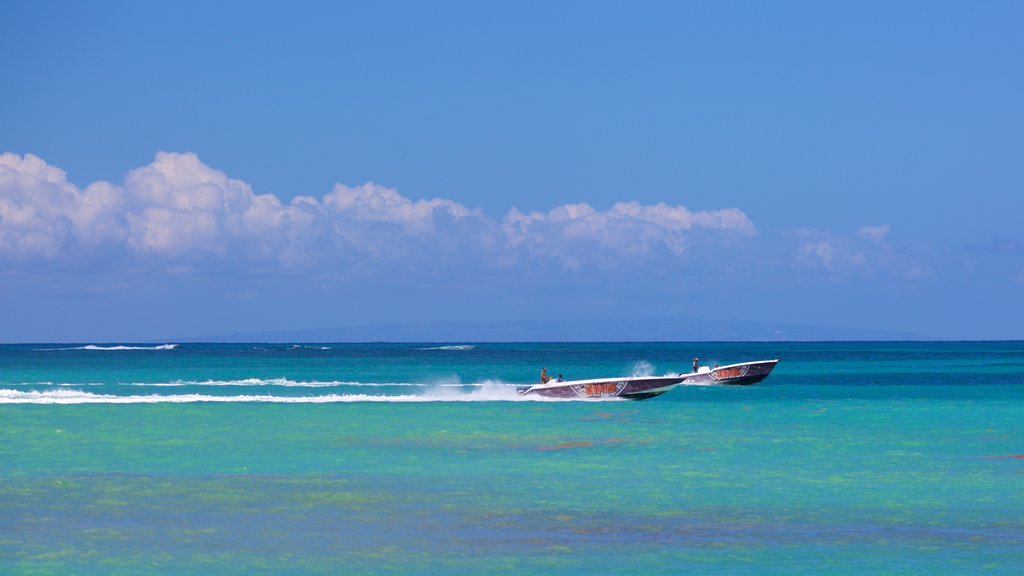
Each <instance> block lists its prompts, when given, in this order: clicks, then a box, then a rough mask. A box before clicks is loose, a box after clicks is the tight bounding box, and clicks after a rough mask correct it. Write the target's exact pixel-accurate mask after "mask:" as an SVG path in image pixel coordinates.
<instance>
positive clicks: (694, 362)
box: [693, 357, 700, 372]
mask: <svg viewBox="0 0 1024 576" xmlns="http://www.w3.org/2000/svg"><path fill="white" fill-rule="evenodd" d="M698 364H700V358H696V357H695V358H694V359H693V371H694V372H696V371H697V365H698Z"/></svg>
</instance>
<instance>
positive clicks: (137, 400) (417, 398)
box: [0, 386, 560, 404]
mask: <svg viewBox="0 0 1024 576" xmlns="http://www.w3.org/2000/svg"><path fill="white" fill-rule="evenodd" d="M492 401H520V402H523V401H526V402H538V401H539V402H550V401H556V402H557V401H560V400H556V399H551V398H544V397H542V396H528V397H523V396H520V395H519V394H518V393H517V392H516V390H515V387H513V386H501V387H497V386H493V387H487V388H483V389H480V390H474V391H472V392H465V393H458V392H455V391H451V390H432V391H430V392H428V393H426V394H422V395H421V394H403V395H395V396H385V395H373V394H325V395H322V396H274V395H269V394H258V395H239V396H211V395H207V394H170V395H163V394H147V395H142V396H117V395H114V394H93V393H91V392H83V391H80V390H44V391H30V392H22V391H18V390H8V389H0V404H157V403H191V402H221V403H227V402H270V403H284V404H326V403H344V402H392V403H410V402H492Z"/></svg>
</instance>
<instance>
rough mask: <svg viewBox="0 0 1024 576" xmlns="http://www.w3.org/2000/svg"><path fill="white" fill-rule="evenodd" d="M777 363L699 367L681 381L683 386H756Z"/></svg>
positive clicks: (770, 361)
mask: <svg viewBox="0 0 1024 576" xmlns="http://www.w3.org/2000/svg"><path fill="white" fill-rule="evenodd" d="M778 363H779V360H778V359H775V360H757V361H754V362H741V363H739V364H729V365H728V366H716V367H714V368H708V367H707V366H701V367H700V369H699V370H697V371H696V372H691V373H690V374H688V375H686V378H684V379H683V383H684V384H757V383H758V382H760V381H761V380H764V379H765V378H767V377H768V375H769V374H771V372H772V368H775V365H776V364H778Z"/></svg>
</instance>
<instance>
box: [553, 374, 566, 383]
mask: <svg viewBox="0 0 1024 576" xmlns="http://www.w3.org/2000/svg"><path fill="white" fill-rule="evenodd" d="M555 382H564V380H562V375H561V374H559V375H558V380H555Z"/></svg>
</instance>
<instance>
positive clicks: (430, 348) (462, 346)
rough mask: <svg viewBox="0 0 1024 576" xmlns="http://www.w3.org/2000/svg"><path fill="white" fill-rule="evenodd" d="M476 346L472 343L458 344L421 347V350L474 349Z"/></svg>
mask: <svg viewBox="0 0 1024 576" xmlns="http://www.w3.org/2000/svg"><path fill="white" fill-rule="evenodd" d="M474 348H476V346H473V345H472V344H458V345H451V346H431V347H429V348H419V350H472V349H474Z"/></svg>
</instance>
